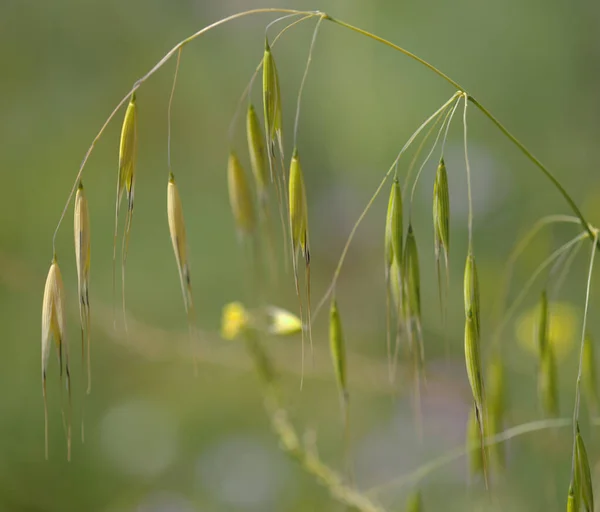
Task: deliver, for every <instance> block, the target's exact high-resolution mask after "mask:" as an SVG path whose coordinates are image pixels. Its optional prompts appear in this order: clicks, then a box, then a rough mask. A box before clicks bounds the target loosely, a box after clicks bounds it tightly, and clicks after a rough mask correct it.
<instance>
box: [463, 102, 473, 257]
mask: <svg viewBox="0 0 600 512" xmlns="http://www.w3.org/2000/svg"><path fill="white" fill-rule="evenodd" d="M463 97H464V98H465V110H464V112H463V126H464V139H465V141H464V142H465V166H466V168H467V194H468V196H469V220H468V224H469V250H471V249H472V248H473V199H472V195H471V166H470V164H469V150H468V147H467V105H468V104H469V102H468V101H467V100H468V96H467V94H466V93H465V94H464V95H463Z"/></svg>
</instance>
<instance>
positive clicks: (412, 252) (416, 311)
mask: <svg viewBox="0 0 600 512" xmlns="http://www.w3.org/2000/svg"><path fill="white" fill-rule="evenodd" d="M403 264H404V269H403V280H404V297H403V304H404V310H405V316H406V325H407V327H408V332H409V339H410V342H411V345H413V346H414V337H413V334H412V323H413V322H414V324H415V325H416V330H417V335H416V338H417V341H416V343H417V347H413V348H415V350H416V351H417V354H418V359H419V362H420V364H421V365H422V364H423V361H424V359H425V352H424V347H423V339H422V330H421V273H420V270H419V253H418V250H417V240H416V238H415V233H414V231H413V227H412V223H409V224H408V232H407V234H406V243H405V245H404V257H403Z"/></svg>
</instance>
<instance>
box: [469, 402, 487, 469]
mask: <svg viewBox="0 0 600 512" xmlns="http://www.w3.org/2000/svg"><path fill="white" fill-rule="evenodd" d="M466 445H467V453H468V457H467V460H468V463H469V475H470V477H471V478H473V477H475V476H476V475H478V474H479V473H482V472H483V457H482V451H481V429H480V426H479V421H478V419H477V408H476V407H475V406H473V407H471V409H470V411H469V419H468V422H467V442H466Z"/></svg>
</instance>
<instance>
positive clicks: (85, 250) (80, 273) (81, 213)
mask: <svg viewBox="0 0 600 512" xmlns="http://www.w3.org/2000/svg"><path fill="white" fill-rule="evenodd" d="M73 225H74V235H75V263H76V266H77V289H78V291H79V319H80V322H81V361H82V363H83V361H84V355H85V349H86V347H85V345H86V344H87V393H88V394H89V393H90V391H91V386H92V369H91V357H90V331H91V316H90V299H89V288H90V261H91V254H92V252H91V234H90V217H89V208H88V202H87V198H86V196H85V192H84V189H83V183H81V182H80V183H79V186H78V187H77V194H76V195H75V215H74V222H73ZM86 341H87V343H86Z"/></svg>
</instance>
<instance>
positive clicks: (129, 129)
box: [117, 93, 137, 201]
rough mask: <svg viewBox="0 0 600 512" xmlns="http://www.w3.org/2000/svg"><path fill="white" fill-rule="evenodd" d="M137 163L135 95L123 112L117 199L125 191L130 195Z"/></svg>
mask: <svg viewBox="0 0 600 512" xmlns="http://www.w3.org/2000/svg"><path fill="white" fill-rule="evenodd" d="M136 161H137V106H136V100H135V93H133V94H132V95H131V99H130V100H129V105H128V106H127V110H126V112H125V119H124V120H123V127H122V128H121V141H120V144H119V197H118V198H117V200H118V201H119V200H120V195H121V194H122V193H123V191H124V190H125V189H127V191H128V193H131V189H132V188H133V182H134V176H135V167H136Z"/></svg>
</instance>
